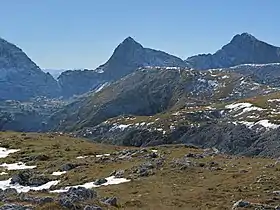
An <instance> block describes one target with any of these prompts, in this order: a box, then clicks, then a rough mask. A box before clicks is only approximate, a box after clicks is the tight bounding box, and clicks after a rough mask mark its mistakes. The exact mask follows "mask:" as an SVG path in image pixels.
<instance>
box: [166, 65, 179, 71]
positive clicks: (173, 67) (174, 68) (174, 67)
mask: <svg viewBox="0 0 280 210" xmlns="http://www.w3.org/2000/svg"><path fill="white" fill-rule="evenodd" d="M165 69H167V70H172V69H173V70H177V69H180V67H176V66H170V67H165Z"/></svg>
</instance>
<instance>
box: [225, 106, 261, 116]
mask: <svg viewBox="0 0 280 210" xmlns="http://www.w3.org/2000/svg"><path fill="white" fill-rule="evenodd" d="M225 108H226V109H231V110H230V112H232V111H239V110H242V112H241V113H239V114H237V115H236V116H239V115H242V114H244V113H246V112H251V111H263V110H264V109H262V108H260V107H256V106H253V104H250V103H236V104H229V105H227V106H225Z"/></svg>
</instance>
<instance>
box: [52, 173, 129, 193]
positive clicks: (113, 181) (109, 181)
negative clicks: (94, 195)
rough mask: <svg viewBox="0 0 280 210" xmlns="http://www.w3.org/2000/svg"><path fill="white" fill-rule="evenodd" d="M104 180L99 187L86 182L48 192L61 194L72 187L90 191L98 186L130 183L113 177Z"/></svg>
mask: <svg viewBox="0 0 280 210" xmlns="http://www.w3.org/2000/svg"><path fill="white" fill-rule="evenodd" d="M105 179H106V180H107V182H106V183H104V184H101V185H95V184H94V182H87V183H85V184H82V185H76V186H68V187H65V188H63V189H60V190H53V191H50V192H51V193H62V192H67V191H68V190H69V189H70V188H72V187H73V188H78V187H84V188H87V189H90V188H96V187H100V186H108V185H117V184H121V183H126V182H130V180H129V179H125V178H116V177H115V176H110V177H107V178H105Z"/></svg>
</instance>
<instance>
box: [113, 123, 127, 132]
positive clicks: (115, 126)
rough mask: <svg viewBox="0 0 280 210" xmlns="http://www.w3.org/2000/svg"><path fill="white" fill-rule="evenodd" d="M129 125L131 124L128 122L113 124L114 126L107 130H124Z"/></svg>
mask: <svg viewBox="0 0 280 210" xmlns="http://www.w3.org/2000/svg"><path fill="white" fill-rule="evenodd" d="M129 126H131V124H128V125H124V124H120V125H118V124H114V126H113V127H112V128H111V129H110V130H109V131H114V130H116V129H120V130H122V131H124V130H125V129H126V128H128V127H129Z"/></svg>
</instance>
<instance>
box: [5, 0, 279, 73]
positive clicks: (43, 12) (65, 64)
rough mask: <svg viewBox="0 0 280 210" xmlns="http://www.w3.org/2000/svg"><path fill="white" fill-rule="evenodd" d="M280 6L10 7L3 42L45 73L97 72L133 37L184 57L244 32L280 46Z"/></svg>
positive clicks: (253, 1)
mask: <svg viewBox="0 0 280 210" xmlns="http://www.w3.org/2000/svg"><path fill="white" fill-rule="evenodd" d="M279 8H280V1H278V0H267V1H264V0H244V1H241V0H236V1H227V0H211V1H208V0H192V1H191V0H172V1H171V0H169V1H167V0H141V1H133V0H42V1H41V0H28V1H22V0H8V1H2V2H1V13H0V18H1V23H0V25H1V27H0V36H1V37H2V38H4V39H6V40H8V41H10V42H12V43H14V44H16V45H18V46H19V47H20V48H22V49H23V50H24V51H25V52H26V53H27V54H28V56H29V57H31V59H32V60H34V61H35V62H36V63H37V64H38V65H39V66H40V67H41V68H55V69H61V68H65V69H67V68H70V69H71V68H95V67H97V66H98V65H100V64H102V63H104V62H105V61H106V60H107V59H108V58H109V57H110V55H111V54H112V52H113V50H114V48H115V47H116V46H117V45H118V44H119V43H120V42H121V41H123V39H124V38H126V37H127V36H132V37H133V38H135V40H136V41H138V42H140V43H141V44H142V45H144V46H146V47H150V48H155V49H160V50H163V51H166V52H168V53H170V54H174V55H177V56H179V57H181V58H184V59H185V58H186V57H188V56H191V55H194V54H198V53H208V52H215V51H216V50H217V49H219V48H220V47H221V46H222V45H223V44H225V43H227V42H229V41H230V39H231V38H232V36H234V35H235V34H237V33H242V32H249V33H252V34H253V35H255V36H256V37H257V38H259V39H262V40H264V41H267V42H269V43H273V44H274V45H278V46H280V27H279V22H280V14H279Z"/></svg>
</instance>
